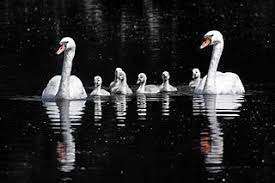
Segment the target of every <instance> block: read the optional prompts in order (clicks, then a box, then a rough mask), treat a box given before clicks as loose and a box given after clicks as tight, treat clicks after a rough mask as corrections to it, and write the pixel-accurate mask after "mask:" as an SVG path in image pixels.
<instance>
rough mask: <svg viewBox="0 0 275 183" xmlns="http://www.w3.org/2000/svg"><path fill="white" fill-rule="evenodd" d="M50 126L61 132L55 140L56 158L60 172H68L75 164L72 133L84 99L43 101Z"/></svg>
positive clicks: (77, 122) (77, 123)
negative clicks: (57, 139)
mask: <svg viewBox="0 0 275 183" xmlns="http://www.w3.org/2000/svg"><path fill="white" fill-rule="evenodd" d="M43 104H44V106H45V107H46V110H47V112H46V113H47V115H48V117H49V119H50V120H51V123H50V125H51V127H52V128H53V129H54V132H55V133H56V134H61V138H60V139H61V140H60V141H58V142H57V147H56V152H57V160H58V161H59V162H60V170H61V171H62V172H70V171H72V170H73V169H74V164H75V141H74V137H73V135H72V133H73V131H74V127H75V126H78V125H80V123H79V121H81V118H82V115H83V114H84V112H83V110H84V107H85V101H68V100H62V101H58V102H43Z"/></svg>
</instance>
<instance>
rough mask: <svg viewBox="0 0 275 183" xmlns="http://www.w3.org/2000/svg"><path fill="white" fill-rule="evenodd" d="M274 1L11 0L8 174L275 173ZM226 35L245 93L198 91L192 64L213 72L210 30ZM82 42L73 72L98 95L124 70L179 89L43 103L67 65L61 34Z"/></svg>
mask: <svg viewBox="0 0 275 183" xmlns="http://www.w3.org/2000/svg"><path fill="white" fill-rule="evenodd" d="M274 12H275V2H274V1H273V0H266V1H260V0H255V1H252V0H240V1H230V0H221V1H213V0H212V1H210V0H201V1H194V0H193V1H192V0H186V1H181V0H171V1H164V0H158V1H157V0H140V1H138V0H118V1H111V0H109V1H108V0H79V1H76V0H59V1H55V0H21V1H17V0H2V1H1V2H0V139H1V140H0V182H18V183H32V182H47V183H48V182H111V181H112V182H113V181H114V182H138V183H141V182H219V183H220V182H230V183H235V182H265V183H266V182H270V183H271V182H274V181H275V77H273V76H272V74H273V73H274V71H273V68H274V67H273V65H274V64H273V62H274V58H275V45H274V43H275V40H274V39H275V34H274V33H275V13H274ZM212 29H217V30H220V31H221V32H222V34H223V35H224V39H225V48H224V52H223V55H222V59H221V61H220V64H219V70H220V71H223V72H225V71H232V72H235V73H237V74H238V75H239V76H240V78H241V79H242V82H243V83H244V85H245V88H246V93H245V94H244V95H217V96H216V95H193V94H192V92H190V91H189V89H188V83H189V81H190V80H191V70H192V68H194V67H198V68H200V69H201V72H202V75H203V76H204V75H205V74H206V73H207V69H208V66H209V61H210V56H211V48H209V49H205V50H200V49H199V46H200V43H201V41H202V37H203V35H204V34H205V33H206V32H207V31H209V30H212ZM65 36H70V37H73V38H74V40H75V41H76V55H75V58H74V65H73V71H72V72H73V74H75V75H77V76H78V77H79V78H80V79H81V80H82V82H83V84H84V86H85V89H86V91H87V93H90V92H91V90H92V85H93V77H94V76H95V75H100V76H101V77H102V78H103V85H104V86H108V85H109V83H110V82H111V81H112V80H113V78H114V70H115V68H116V67H122V68H123V70H124V71H125V72H126V73H127V78H128V83H129V85H130V86H131V87H132V88H133V89H136V85H135V83H136V80H137V75H138V73H140V72H144V73H146V74H147V76H148V82H150V83H155V84H156V83H161V73H162V72H163V71H164V70H167V71H169V72H170V75H171V83H172V84H173V85H175V86H177V87H178V89H179V91H177V92H174V93H162V94H154V95H153V94H152V95H142V94H141V95H137V94H133V95H131V96H123V95H113V96H110V97H100V96H98V97H89V98H88V99H87V100H78V101H66V100H65V101H59V102H44V101H42V100H41V93H42V91H43V89H44V88H45V86H46V84H47V82H48V81H49V79H50V78H51V77H53V76H54V75H56V74H60V72H61V66H62V59H63V57H62V56H57V55H55V51H56V49H57V48H58V43H59V41H60V39H61V38H62V37H65Z"/></svg>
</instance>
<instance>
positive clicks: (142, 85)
mask: <svg viewBox="0 0 275 183" xmlns="http://www.w3.org/2000/svg"><path fill="white" fill-rule="evenodd" d="M145 85H146V81H144V82H142V83H140V84H139V88H138V91H140V92H144V91H145Z"/></svg>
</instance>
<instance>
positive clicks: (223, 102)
mask: <svg viewBox="0 0 275 183" xmlns="http://www.w3.org/2000/svg"><path fill="white" fill-rule="evenodd" d="M243 99H244V98H243V96H242V95H204V96H202V95H194V96H193V115H195V116H196V115H204V116H207V119H208V122H209V124H208V125H207V127H206V128H205V129H203V130H202V132H201V137H200V147H201V152H202V154H204V157H205V159H204V162H205V165H206V170H207V171H208V172H209V173H211V174H217V173H222V172H223V156H224V138H223V130H222V127H221V123H220V120H223V119H230V120H232V119H234V118H235V117H237V116H239V113H240V109H239V108H240V107H241V106H242V102H243ZM218 117H219V118H218Z"/></svg>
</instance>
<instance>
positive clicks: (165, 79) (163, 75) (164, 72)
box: [161, 71, 170, 81]
mask: <svg viewBox="0 0 275 183" xmlns="http://www.w3.org/2000/svg"><path fill="white" fill-rule="evenodd" d="M161 78H162V80H163V81H168V80H169V79H170V74H169V72H168V71H163V72H162V75H161Z"/></svg>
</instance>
